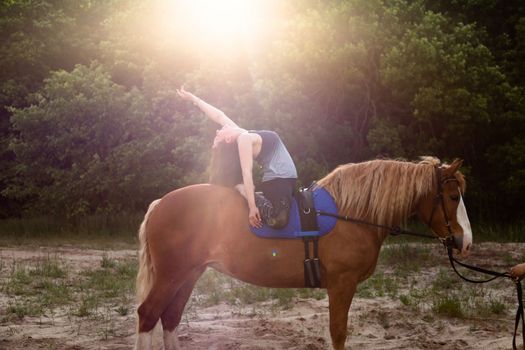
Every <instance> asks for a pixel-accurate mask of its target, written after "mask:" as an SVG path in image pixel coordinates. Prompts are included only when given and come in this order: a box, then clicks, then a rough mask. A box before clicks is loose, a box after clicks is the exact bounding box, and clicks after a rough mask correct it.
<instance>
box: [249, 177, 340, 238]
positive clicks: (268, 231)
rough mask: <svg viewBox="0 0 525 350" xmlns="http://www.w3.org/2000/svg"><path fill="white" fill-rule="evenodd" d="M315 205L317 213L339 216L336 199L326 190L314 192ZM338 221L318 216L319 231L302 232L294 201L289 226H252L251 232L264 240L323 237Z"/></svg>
mask: <svg viewBox="0 0 525 350" xmlns="http://www.w3.org/2000/svg"><path fill="white" fill-rule="evenodd" d="M313 197H314V205H315V209H316V210H317V211H324V212H328V213H334V214H337V206H336V205H335V202H334V199H333V198H332V196H331V195H330V193H328V192H327V191H326V190H325V189H324V188H322V187H318V188H316V189H315V190H314V193H313ZM336 222H337V219H336V218H334V217H331V216H325V215H317V226H318V227H319V231H305V232H303V231H301V219H300V218H299V211H298V206H297V201H296V200H295V198H293V200H292V207H291V209H290V219H289V220H288V225H286V227H285V228H282V229H280V230H275V229H273V228H271V227H269V226H267V225H266V224H265V225H263V227H261V228H255V227H253V226H250V230H251V231H252V232H253V233H254V234H255V235H257V236H259V237H263V238H301V237H305V236H323V235H325V234H327V233H328V232H330V231H332V230H333V228H334V226H335V224H336Z"/></svg>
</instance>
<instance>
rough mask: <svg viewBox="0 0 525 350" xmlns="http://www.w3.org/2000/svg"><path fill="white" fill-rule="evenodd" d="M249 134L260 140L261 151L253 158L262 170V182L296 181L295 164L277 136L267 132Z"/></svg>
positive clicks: (257, 131)
mask: <svg viewBox="0 0 525 350" xmlns="http://www.w3.org/2000/svg"><path fill="white" fill-rule="evenodd" d="M250 132H252V133H254V134H257V135H259V136H261V139H262V145H261V151H260V152H259V155H258V156H257V158H255V160H256V161H257V162H258V163H259V164H260V165H261V166H262V168H263V177H262V180H263V181H269V180H273V179H296V178H297V170H296V169H295V164H294V162H293V160H292V157H291V156H290V153H289V152H288V150H287V149H286V146H285V145H284V143H283V142H282V140H281V138H280V137H279V135H278V134H277V133H276V132H274V131H268V130H250Z"/></svg>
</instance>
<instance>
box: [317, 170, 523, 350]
mask: <svg viewBox="0 0 525 350" xmlns="http://www.w3.org/2000/svg"><path fill="white" fill-rule="evenodd" d="M435 169H436V183H437V186H436V187H437V189H436V195H435V197H434V203H433V205H432V211H431V212H430V217H429V219H428V222H426V224H427V226H428V227H429V228H430V230H431V231H433V232H434V230H433V229H432V221H433V220H434V214H435V212H436V209H437V208H438V207H439V205H440V204H441V210H442V211H443V217H444V219H445V227H446V228H447V231H448V234H447V236H445V237H440V236H439V235H438V234H437V233H435V232H434V235H429V234H425V233H420V232H414V231H409V230H405V229H402V228H401V227H399V226H395V227H393V226H387V225H380V224H374V223H371V222H367V221H364V220H359V219H355V218H351V217H349V216H346V215H344V216H343V215H338V214H333V213H328V212H323V211H319V210H318V211H317V215H323V216H331V217H335V218H337V219H339V220H343V221H348V222H354V223H358V224H362V225H367V226H372V227H377V228H380V229H385V230H387V231H388V232H389V233H390V234H391V235H393V236H398V235H401V234H405V235H410V236H417V237H424V238H432V239H436V238H437V239H439V240H440V241H441V243H443V245H444V246H445V248H446V249H447V254H448V258H449V261H450V265H451V266H452V269H453V270H454V272H455V273H456V274H457V275H458V276H459V277H460V278H461V279H463V280H464V281H467V282H470V283H477V284H480V283H487V282H490V281H493V280H495V279H497V278H509V279H511V280H512V281H513V282H514V283H515V284H516V292H517V297H518V309H517V311H516V319H515V323H514V337H513V339H512V348H513V349H514V350H516V349H517V347H516V334H517V331H518V326H519V324H520V320H523V322H522V323H521V325H522V338H523V344H524V345H525V323H524V322H525V315H524V311H523V291H522V287H521V282H520V281H519V279H515V278H513V277H512V276H511V275H510V274H509V273H508V272H497V271H492V270H488V269H484V268H481V267H477V266H473V265H469V264H465V263H462V262H461V261H458V260H456V258H454V256H453V249H454V248H459V247H457V245H456V242H455V240H454V233H453V232H452V226H451V224H450V219H449V216H448V214H447V208H446V206H445V197H444V194H443V187H444V185H445V184H447V183H448V182H451V181H454V182H457V183H458V185H459V181H458V179H456V178H455V177H453V176H452V177H447V178H445V179H442V175H443V170H442V168H441V167H440V166H435ZM455 264H458V265H460V266H462V267H465V268H467V269H470V270H473V271H477V272H480V273H484V274H487V275H490V276H492V277H490V278H488V279H486V280H474V279H471V278H468V277H465V276H463V275H462V274H461V273H460V272H459V271H458V270H457V269H456V265H455Z"/></svg>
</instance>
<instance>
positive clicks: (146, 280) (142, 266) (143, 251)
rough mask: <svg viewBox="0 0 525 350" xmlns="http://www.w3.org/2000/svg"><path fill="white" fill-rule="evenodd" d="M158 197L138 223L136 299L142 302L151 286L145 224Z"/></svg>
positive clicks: (158, 200)
mask: <svg viewBox="0 0 525 350" xmlns="http://www.w3.org/2000/svg"><path fill="white" fill-rule="evenodd" d="M159 202H160V199H157V200H154V201H153V202H151V204H150V205H149V208H148V211H147V212H146V215H144V220H143V221H142V223H141V224H140V228H139V242H140V250H139V272H138V273H137V287H136V288H137V301H138V302H139V304H140V303H142V302H143V301H144V299H146V297H147V296H148V293H149V291H150V290H151V286H152V284H153V273H154V271H153V266H152V265H151V256H150V253H149V246H148V240H147V237H146V224H147V222H148V219H149V216H150V215H151V212H152V211H153V209H155V207H156V206H157V205H158V204H159Z"/></svg>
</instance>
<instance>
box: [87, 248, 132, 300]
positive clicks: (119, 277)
mask: <svg viewBox="0 0 525 350" xmlns="http://www.w3.org/2000/svg"><path fill="white" fill-rule="evenodd" d="M101 266H102V267H101V268H99V269H95V270H88V271H84V272H82V275H83V276H85V277H86V279H85V280H84V281H83V283H82V288H83V289H91V290H92V291H93V292H94V293H96V294H97V295H99V296H101V297H104V298H115V297H118V296H121V295H124V294H126V293H132V292H133V291H134V288H135V284H134V279H135V276H136V274H137V261H136V260H135V259H127V260H124V261H113V260H110V259H107V258H106V259H104V258H103V259H102V261H101Z"/></svg>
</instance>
